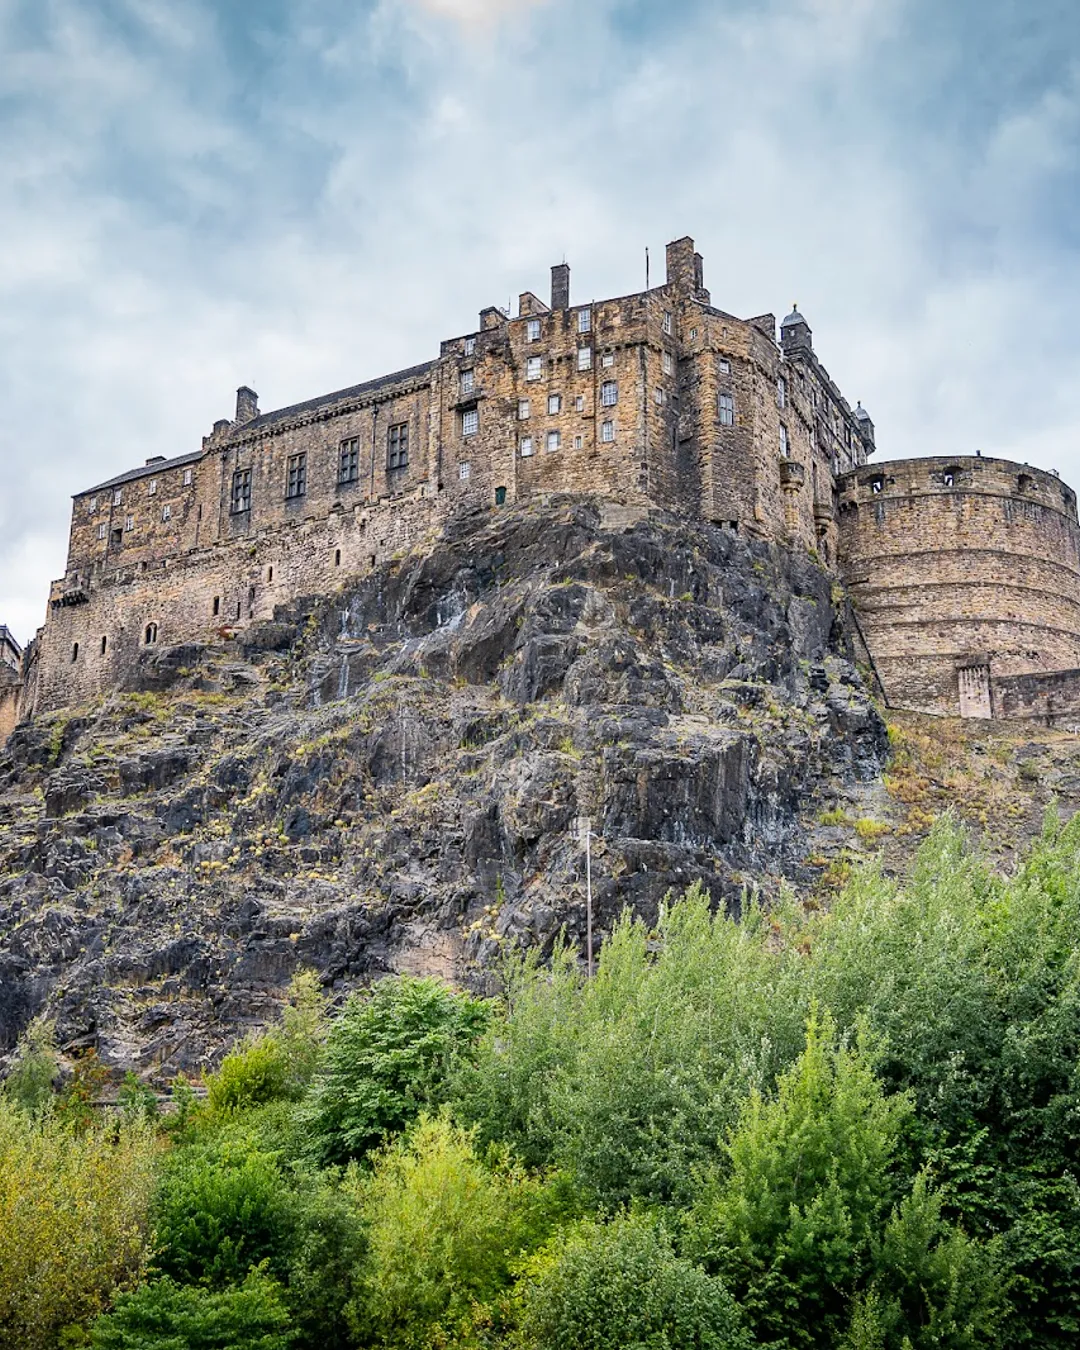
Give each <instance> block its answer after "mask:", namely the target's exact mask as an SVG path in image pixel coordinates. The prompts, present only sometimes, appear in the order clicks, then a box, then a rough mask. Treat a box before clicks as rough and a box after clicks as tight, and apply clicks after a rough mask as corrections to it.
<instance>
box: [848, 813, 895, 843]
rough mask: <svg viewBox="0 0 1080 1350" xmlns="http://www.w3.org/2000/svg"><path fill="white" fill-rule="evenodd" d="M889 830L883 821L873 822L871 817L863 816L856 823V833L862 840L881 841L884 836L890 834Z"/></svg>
mask: <svg viewBox="0 0 1080 1350" xmlns="http://www.w3.org/2000/svg"><path fill="white" fill-rule="evenodd" d="M889 828H890V827H889V826H888V825H886V823H885V822H884V821H883V820H873V819H871V818H870V817H869V816H863V817H862V819H861V820H857V821H856V822H855V833H856V834H857V835H858V836H859V838H860V839H866V840H868V841H869V840H873V839H880V838H881V836H882V835H883V834H888V833H889Z"/></svg>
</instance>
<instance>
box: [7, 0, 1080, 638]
mask: <svg viewBox="0 0 1080 1350" xmlns="http://www.w3.org/2000/svg"><path fill="white" fill-rule="evenodd" d="M1078 152H1080V4H1077V0H348V2H346V0H302V2H300V0H293V2H292V3H289V0H0V461H2V465H3V483H2V487H0V623H6V624H8V625H9V627H11V628H12V630H13V631H14V632H15V634H16V636H17V637H19V638H20V639H21V640H23V641H25V640H26V639H28V638H29V637H31V636H32V634H33V632H34V631H35V629H36V628H37V627H38V625H39V624H41V623H42V622H43V620H44V617H45V606H46V599H47V595H48V585H49V581H50V580H51V579H52V578H54V577H58V576H60V575H62V574H63V570H64V563H65V553H66V539H67V528H68V520H69V513H70V498H71V495H72V494H73V493H75V492H77V491H79V490H81V489H84V488H86V487H89V486H91V485H93V484H94V483H95V482H98V481H100V480H102V479H105V478H108V477H110V476H111V475H114V474H116V473H120V472H123V471H124V470H126V469H129V468H132V467H135V466H137V465H140V464H142V463H143V461H144V460H145V459H147V458H148V457H149V456H151V455H166V456H173V455H178V454H185V453H187V452H189V451H192V450H196V449H198V447H199V444H200V438H201V437H202V436H203V435H204V434H206V433H207V432H209V430H210V427H211V425H212V423H213V422H214V421H215V420H216V419H218V418H221V417H228V416H231V415H232V412H233V406H234V400H235V390H236V387H237V386H238V385H240V384H249V385H251V386H252V387H253V388H254V389H256V390H258V392H259V395H260V404H261V406H262V408H263V410H264V411H266V410H269V409H272V408H275V407H281V406H284V405H287V404H289V403H293V402H297V401H299V400H302V399H305V398H309V397H312V396H314V395H316V394H319V393H323V392H326V391H329V390H332V389H337V388H340V387H343V386H346V385H350V384H354V383H357V382H359V381H361V380H364V379H368V378H372V377H374V376H376V375H379V374H382V373H385V372H388V371H390V370H393V369H397V368H399V367H402V366H407V365H411V364H414V363H416V362H418V361H422V360H427V359H429V358H431V357H432V356H434V355H436V354H437V352H438V343H439V341H440V339H441V338H444V337H449V336H453V335H456V334H460V333H463V332H468V331H470V330H472V329H473V328H474V327H475V326H476V315H477V313H478V311H479V310H480V309H481V308H483V307H484V306H486V305H489V304H502V305H506V304H507V303H508V302H509V301H510V299H511V297H515V298H516V296H517V295H518V293H519V292H521V291H523V290H535V291H536V292H537V293H538V294H540V295H542V296H544V295H546V293H547V287H548V277H549V271H548V269H549V268H550V265H551V264H552V263H555V262H559V261H562V260H563V259H564V258H565V259H566V260H567V261H568V262H569V263H570V264H571V267H572V270H573V283H572V284H573V294H574V297H575V298H576V299H579V300H585V299H591V298H602V297H604V296H611V295H620V294H625V293H626V292H628V291H633V290H637V289H640V288H641V287H642V285H643V284H644V252H645V249H646V247H648V248H649V249H650V252H651V254H652V257H653V259H654V263H653V278H654V280H656V279H658V274H659V271H660V268H661V266H662V257H663V247H664V244H665V243H666V242H667V241H668V240H670V239H674V238H677V237H679V236H682V235H685V234H690V235H693V236H694V238H695V239H696V241H697V246H698V249H699V250H700V251H701V252H702V253H703V254H704V256H705V281H706V285H708V286H709V287H710V289H711V291H712V297H713V303H714V304H716V305H718V306H719V307H720V308H722V309H725V310H727V311H729V312H731V313H735V314H739V315H743V316H749V315H751V314H759V313H762V312H766V311H769V310H772V311H773V312H774V313H776V314H777V315H778V316H780V315H783V314H784V313H786V312H787V310H788V308H789V307H790V305H791V304H792V302H793V301H798V304H799V307H800V309H801V310H802V312H803V313H804V314H805V315H806V317H807V319H808V320H809V322H810V324H811V325H812V327H813V330H814V342H815V347H816V349H817V351H818V354H819V356H820V357H821V358H822V360H823V361H824V363H825V365H826V366H827V367H828V369H829V371H830V373H831V374H832V375H833V377H834V378H835V379H836V381H837V383H838V384H839V385H840V387H841V389H842V390H843V391H844V392H845V394H846V395H847V396H848V398H849V399H850V400H851V401H852V402H854V401H855V400H856V399H860V400H861V401H862V402H863V404H864V405H865V406H866V407H867V408H868V409H869V411H870V412H871V414H872V415H873V417H874V420H875V423H876V426H877V441H878V447H879V450H878V454H879V457H880V458H900V457H904V456H908V455H914V454H933V453H937V454H953V453H957V454H960V453H973V452H974V451H975V450H976V449H978V450H981V451H982V452H983V453H984V454H988V455H1001V456H1004V457H1007V458H1012V459H1016V460H1020V461H1025V460H1026V461H1029V462H1031V463H1037V464H1040V465H1042V466H1043V467H1046V468H1055V469H1057V470H1059V472H1060V473H1061V474H1062V476H1063V477H1064V478H1066V479H1067V480H1071V481H1072V483H1073V485H1074V486H1078V487H1080V401H1078V395H1080V183H1078V179H1077V174H1078V166H1080V153H1078Z"/></svg>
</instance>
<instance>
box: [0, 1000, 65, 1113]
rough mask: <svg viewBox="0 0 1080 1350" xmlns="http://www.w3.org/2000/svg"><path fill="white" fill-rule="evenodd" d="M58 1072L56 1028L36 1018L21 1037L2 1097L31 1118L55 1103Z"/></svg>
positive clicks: (41, 1018) (43, 1019)
mask: <svg viewBox="0 0 1080 1350" xmlns="http://www.w3.org/2000/svg"><path fill="white" fill-rule="evenodd" d="M58 1070H59V1058H58V1055H57V1049H56V1036H55V1034H54V1030H53V1025H52V1023H51V1022H49V1021H48V1020H47V1019H46V1018H44V1017H36V1018H35V1019H34V1020H33V1021H32V1022H31V1023H30V1025H29V1026H28V1027H27V1028H26V1030H25V1031H24V1032H23V1034H22V1035H21V1036H20V1037H19V1044H18V1045H17V1046H16V1048H15V1059H14V1063H13V1064H12V1066H11V1069H10V1070H9V1071H8V1076H7V1077H6V1078H5V1079H4V1086H3V1095H4V1097H5V1098H6V1099H7V1100H8V1101H9V1102H12V1103H14V1105H16V1106H20V1107H22V1109H23V1110H24V1111H28V1112H30V1114H31V1115H34V1114H36V1113H39V1112H41V1111H44V1110H45V1109H46V1107H47V1106H49V1104H50V1103H51V1102H52V1096H53V1083H54V1082H55V1080H56V1076H57V1073H58Z"/></svg>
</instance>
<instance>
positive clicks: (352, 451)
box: [338, 436, 360, 483]
mask: <svg viewBox="0 0 1080 1350" xmlns="http://www.w3.org/2000/svg"><path fill="white" fill-rule="evenodd" d="M359 477H360V438H359V437H358V436H351V437H350V438H349V439H348V440H347V441H342V442H341V449H340V451H339V454H338V482H339V483H355V482H356V481H357V479H358V478H359Z"/></svg>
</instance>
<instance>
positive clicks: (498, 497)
mask: <svg viewBox="0 0 1080 1350" xmlns="http://www.w3.org/2000/svg"><path fill="white" fill-rule="evenodd" d="M495 505H496V506H505V505H506V488H504V487H497V488H496V489H495Z"/></svg>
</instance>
